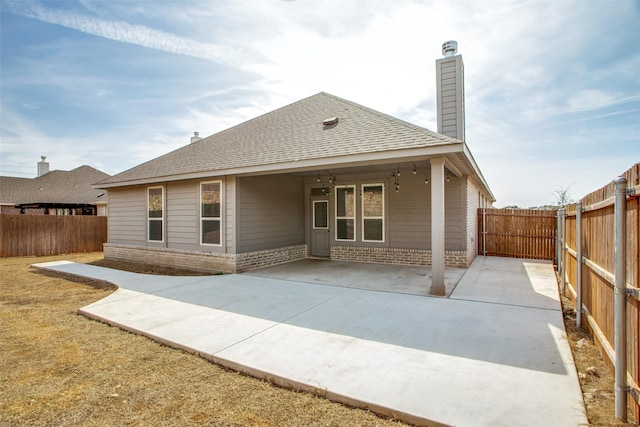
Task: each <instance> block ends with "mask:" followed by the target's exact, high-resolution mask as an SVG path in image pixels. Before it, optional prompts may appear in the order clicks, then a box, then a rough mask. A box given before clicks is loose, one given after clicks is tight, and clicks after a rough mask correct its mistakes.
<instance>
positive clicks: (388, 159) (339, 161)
mask: <svg viewBox="0 0 640 427" xmlns="http://www.w3.org/2000/svg"><path fill="white" fill-rule="evenodd" d="M463 150H464V143H463V142H462V141H460V143H453V144H451V143H447V144H441V145H432V146H429V147H420V148H409V149H404V150H403V149H400V150H389V151H380V152H372V153H362V154H350V155H347V156H335V157H323V158H321V159H306V160H300V161H292V162H283V163H272V164H266V165H256V166H245V167H239V168H230V169H220V170H214V171H204V172H195V173H188V174H181V175H171V176H159V177H154V178H144V179H137V180H131V181H123V182H115V183H108V184H94V185H92V187H93V188H96V189H108V188H114V187H128V186H132V185H145V184H153V183H158V182H170V181H182V180H187V179H201V178H213V177H218V176H226V175H237V176H251V175H272V174H277V173H295V172H305V171H313V170H317V169H326V168H329V167H331V168H336V167H351V166H368V165H373V164H384V163H396V162H398V161H408V160H411V159H418V158H422V159H425V158H428V157H432V156H440V155H446V154H452V153H459V152H463Z"/></svg>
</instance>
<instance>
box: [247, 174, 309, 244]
mask: <svg viewBox="0 0 640 427" xmlns="http://www.w3.org/2000/svg"><path fill="white" fill-rule="evenodd" d="M236 182H237V184H238V188H237V197H238V215H237V216H238V253H244V252H253V251H259V250H265V249H274V248H280V247H286V246H292V245H301V244H304V184H303V179H302V178H300V177H296V176H285V175H269V176H260V177H246V178H239V179H237V181H236Z"/></svg>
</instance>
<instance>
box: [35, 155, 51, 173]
mask: <svg viewBox="0 0 640 427" xmlns="http://www.w3.org/2000/svg"><path fill="white" fill-rule="evenodd" d="M40 158H41V159H42V161H40V162H38V177H41V176H42V175H44V174H46V173H49V162H45V160H46V159H47V158H46V157H45V156H40Z"/></svg>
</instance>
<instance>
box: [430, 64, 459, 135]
mask: <svg viewBox="0 0 640 427" xmlns="http://www.w3.org/2000/svg"><path fill="white" fill-rule="evenodd" d="M436 95H437V115H438V132H439V133H442V134H444V135H448V136H451V137H453V138H458V139H460V140H464V137H465V136H464V68H463V64H462V57H461V56H454V57H451V58H441V59H439V60H437V61H436Z"/></svg>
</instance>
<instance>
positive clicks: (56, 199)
mask: <svg viewBox="0 0 640 427" xmlns="http://www.w3.org/2000/svg"><path fill="white" fill-rule="evenodd" d="M107 177H109V175H108V174H106V173H104V172H102V171H99V170H98V169H95V168H92V167H91V166H86V165H84V166H80V167H78V168H75V169H73V170H70V171H61V170H54V171H51V172H48V173H46V174H44V175H42V176H40V177H38V178H14V177H8V176H2V177H0V203H2V204H13V205H26V204H34V203H47V204H49V203H65V204H95V203H97V202H105V201H106V200H105V199H106V196H101V197H100V198H98V195H99V194H100V193H104V191H100V190H96V189H94V188H92V187H91V185H92V184H94V183H95V182H97V181H100V180H103V179H105V178H107Z"/></svg>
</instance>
